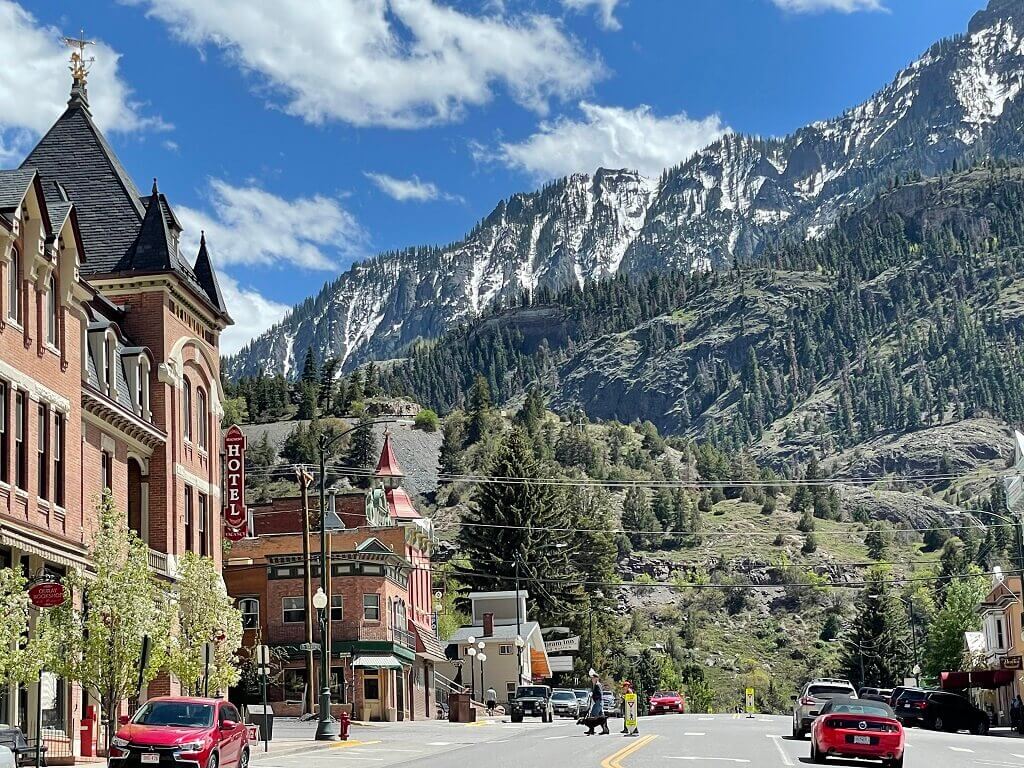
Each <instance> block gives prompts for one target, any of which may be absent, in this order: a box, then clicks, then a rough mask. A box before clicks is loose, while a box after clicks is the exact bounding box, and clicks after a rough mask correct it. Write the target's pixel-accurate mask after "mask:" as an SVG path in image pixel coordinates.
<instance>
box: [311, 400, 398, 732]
mask: <svg viewBox="0 0 1024 768" xmlns="http://www.w3.org/2000/svg"><path fill="white" fill-rule="evenodd" d="M392 423H394V419H375V420H374V421H366V422H362V423H360V424H356V425H355V426H354V427H351V428H350V429H346V430H345V431H343V432H339V433H337V434H336V435H333V436H329V435H327V434H326V433H325V434H321V435H320V444H319V449H320V588H319V589H318V590H317V595H321V594H322V595H323V598H322V599H323V601H324V611H325V612H324V616H323V618H322V619H321V631H320V682H321V690H320V718H319V720H318V721H317V724H316V735H315V736H314V738H315V739H316V740H317V741H337V740H338V739H339V738H340V737H341V734H340V733H339V730H338V724H337V723H336V722H334V720H333V719H332V718H331V684H330V673H331V672H330V670H331V648H330V624H329V622H328V621H327V614H326V609H327V606H328V605H329V604H330V602H331V601H330V594H331V561H330V559H329V557H328V546H327V534H328V533H329V532H330V531H335V530H341V529H342V528H344V527H345V526H344V524H343V523H342V522H341V519H340V518H339V517H338V516H337V514H335V513H333V512H332V513H331V514H330V517H331V520H330V522H328V519H327V518H328V512H327V453H328V451H330V450H331V449H332V448H333V447H334V446H335V445H337V444H338V441H340V440H341V438H343V437H345V436H346V435H348V434H350V433H352V432H355V431H356V430H359V429H368V428H370V427H372V426H373V425H374V424H392ZM316 600H317V596H314V597H313V602H314V606H315V604H316ZM317 610H318V611H319V610H320V609H319V608H317Z"/></svg>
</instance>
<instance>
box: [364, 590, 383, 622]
mask: <svg viewBox="0 0 1024 768" xmlns="http://www.w3.org/2000/svg"><path fill="white" fill-rule="evenodd" d="M368 597H370V598H373V600H372V602H371V603H370V604H367V602H366V598H368ZM368 610H371V611H376V613H377V615H376V617H375V618H372V619H371V618H370V617H369V616H367V615H366V612H367V611H368ZM363 621H380V595H379V594H378V593H376V592H364V593H363Z"/></svg>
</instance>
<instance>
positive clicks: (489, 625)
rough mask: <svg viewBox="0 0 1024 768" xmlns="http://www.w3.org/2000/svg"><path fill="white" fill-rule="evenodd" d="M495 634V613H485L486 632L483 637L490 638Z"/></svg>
mask: <svg viewBox="0 0 1024 768" xmlns="http://www.w3.org/2000/svg"><path fill="white" fill-rule="evenodd" d="M493 634H494V614H493V613H485V614H484V631H483V636H484V637H490V636H491V635H493Z"/></svg>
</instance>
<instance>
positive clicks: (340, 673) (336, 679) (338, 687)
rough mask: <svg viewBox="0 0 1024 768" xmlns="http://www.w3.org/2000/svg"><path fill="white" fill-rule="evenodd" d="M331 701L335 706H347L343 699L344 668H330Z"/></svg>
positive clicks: (346, 701) (345, 700)
mask: <svg viewBox="0 0 1024 768" xmlns="http://www.w3.org/2000/svg"><path fill="white" fill-rule="evenodd" d="M331 701H333V702H335V703H337V704H348V699H347V698H345V668H344V667H331Z"/></svg>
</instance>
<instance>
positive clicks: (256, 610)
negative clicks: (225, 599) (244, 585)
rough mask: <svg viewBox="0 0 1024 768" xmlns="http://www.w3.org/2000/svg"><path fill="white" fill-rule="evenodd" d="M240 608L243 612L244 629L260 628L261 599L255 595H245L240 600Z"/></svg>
mask: <svg viewBox="0 0 1024 768" xmlns="http://www.w3.org/2000/svg"><path fill="white" fill-rule="evenodd" d="M238 610H239V611H241V612H242V629H259V626H260V601H259V600H258V599H256V598H255V597H243V598H242V599H241V600H239V601H238Z"/></svg>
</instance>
